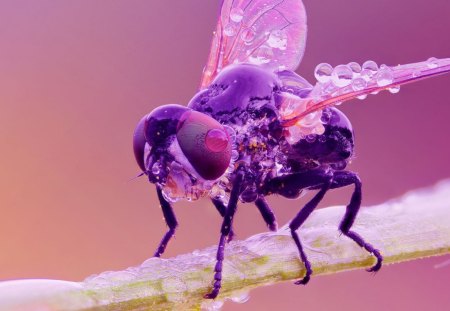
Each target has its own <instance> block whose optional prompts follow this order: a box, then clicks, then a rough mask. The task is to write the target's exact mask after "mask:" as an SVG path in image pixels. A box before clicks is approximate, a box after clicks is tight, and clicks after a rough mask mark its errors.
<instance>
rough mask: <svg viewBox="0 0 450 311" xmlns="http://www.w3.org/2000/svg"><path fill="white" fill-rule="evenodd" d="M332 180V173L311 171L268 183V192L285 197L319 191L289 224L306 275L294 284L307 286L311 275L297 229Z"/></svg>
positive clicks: (323, 194)
mask: <svg viewBox="0 0 450 311" xmlns="http://www.w3.org/2000/svg"><path fill="white" fill-rule="evenodd" d="M332 179H333V173H332V171H325V170H313V171H309V172H303V173H293V174H289V175H286V176H281V177H276V178H274V179H272V180H271V181H270V182H269V186H268V189H267V190H269V191H268V192H269V193H270V192H275V193H279V194H282V195H285V196H287V197H293V196H295V195H298V194H299V192H300V190H302V189H320V190H319V192H318V193H316V195H315V196H314V197H313V198H312V199H311V200H310V201H309V202H308V203H306V204H305V206H304V207H303V208H302V209H301V210H300V211H299V212H298V214H297V215H296V216H295V217H294V219H292V220H291V222H290V223H289V229H290V230H291V236H292V238H293V239H294V242H295V244H296V245H297V248H298V251H299V254H300V258H301V260H302V262H303V263H304V265H305V270H306V273H305V275H304V277H303V278H302V279H301V280H298V281H297V282H295V284H297V285H298V284H303V285H305V284H307V283H308V282H309V280H310V278H311V274H312V273H313V271H312V268H311V263H310V262H309V260H308V257H307V256H306V254H305V251H304V250H303V246H302V243H301V242H300V238H299V236H298V234H297V232H296V231H297V229H298V228H300V226H301V225H302V224H303V223H304V222H305V220H306V219H307V218H308V216H309V215H310V214H311V213H312V211H313V210H314V209H315V208H316V207H317V205H318V204H319V203H320V201H321V200H322V199H323V197H324V196H325V193H326V192H327V191H328V190H329V189H330V187H331V183H332Z"/></svg>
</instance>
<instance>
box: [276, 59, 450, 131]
mask: <svg viewBox="0 0 450 311" xmlns="http://www.w3.org/2000/svg"><path fill="white" fill-rule="evenodd" d="M367 63H368V62H367ZM371 63H372V64H374V63H373V62H371ZM353 64H355V63H353ZM369 65H370V64H369ZM374 65H375V67H376V64H374ZM328 66H329V65H328ZM351 67H352V66H350V65H339V66H336V67H335V68H334V70H333V69H332V68H331V69H330V70H328V73H326V70H323V71H321V72H319V76H318V75H317V71H316V77H318V79H319V80H321V82H317V83H316V85H315V86H314V88H313V90H312V91H311V92H310V93H309V95H307V96H306V97H305V98H300V97H295V98H293V97H292V96H291V95H289V94H285V95H283V94H281V96H282V98H283V100H285V101H286V102H289V105H290V106H292V107H303V108H302V109H296V113H294V114H292V113H290V114H285V117H284V121H283V126H284V127H291V126H294V125H298V124H299V123H301V122H302V120H303V119H305V118H307V116H308V115H310V114H313V113H315V112H318V111H321V110H323V109H324V108H326V107H329V106H333V105H337V104H340V103H342V102H344V101H347V100H350V99H354V98H360V99H363V98H365V97H366V96H367V94H377V93H378V92H380V91H382V90H389V91H391V92H392V93H396V92H398V91H399V88H400V85H403V84H407V83H411V82H415V81H419V80H422V79H427V78H430V77H433V76H436V75H440V74H445V73H448V72H450V58H445V59H436V58H430V59H428V60H427V61H424V62H419V63H413V64H406V65H398V66H392V67H390V66H386V65H382V66H381V67H380V68H379V69H378V68H377V67H376V68H374V67H373V66H367V68H366V69H364V65H363V70H362V71H361V67H359V70H357V71H359V72H353V71H352V70H351ZM327 80H328V81H327ZM308 118H309V116H308Z"/></svg>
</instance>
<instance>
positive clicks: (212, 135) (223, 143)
mask: <svg viewBox="0 0 450 311" xmlns="http://www.w3.org/2000/svg"><path fill="white" fill-rule="evenodd" d="M228 139H229V138H228V135H227V133H225V131H223V130H221V129H212V130H209V131H208V133H206V137H205V144H206V147H207V148H208V149H209V150H210V151H212V152H222V151H224V150H225V149H226V148H227V146H228Z"/></svg>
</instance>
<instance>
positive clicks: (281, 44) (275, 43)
mask: <svg viewBox="0 0 450 311" xmlns="http://www.w3.org/2000/svg"><path fill="white" fill-rule="evenodd" d="M287 40H288V37H287V34H286V32H285V31H283V30H273V31H272V32H271V33H270V35H269V39H267V44H268V45H269V46H270V47H272V48H275V49H280V50H286V47H287Z"/></svg>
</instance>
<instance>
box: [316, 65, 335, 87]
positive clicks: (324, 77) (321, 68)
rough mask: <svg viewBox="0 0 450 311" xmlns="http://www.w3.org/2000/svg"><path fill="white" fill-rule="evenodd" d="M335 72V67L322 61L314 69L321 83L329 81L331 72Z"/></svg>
mask: <svg viewBox="0 0 450 311" xmlns="http://www.w3.org/2000/svg"><path fill="white" fill-rule="evenodd" d="M332 72H333V67H332V66H331V65H330V64H327V63H321V64H319V65H317V66H316V69H314V77H316V79H317V81H319V82H320V83H327V82H329V81H330V79H331V73H332Z"/></svg>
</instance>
